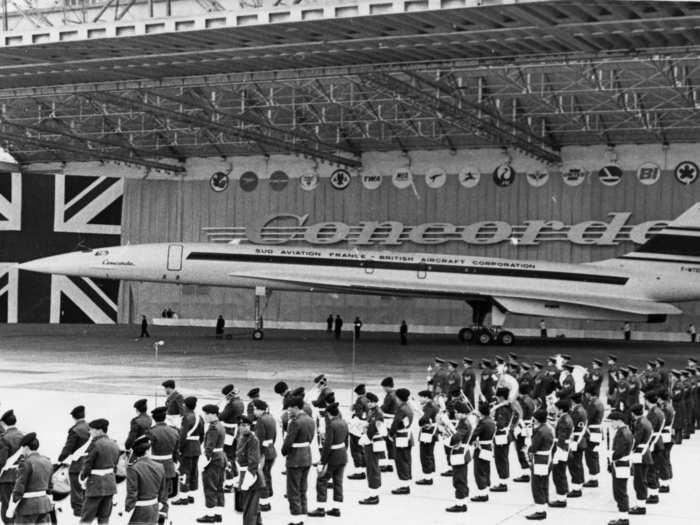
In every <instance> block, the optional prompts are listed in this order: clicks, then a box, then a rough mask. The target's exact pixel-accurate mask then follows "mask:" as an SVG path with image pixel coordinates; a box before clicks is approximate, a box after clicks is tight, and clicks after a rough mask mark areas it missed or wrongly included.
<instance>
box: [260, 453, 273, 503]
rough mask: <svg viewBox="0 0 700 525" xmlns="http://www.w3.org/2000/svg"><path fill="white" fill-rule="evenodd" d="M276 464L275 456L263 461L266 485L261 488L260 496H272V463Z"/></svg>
mask: <svg viewBox="0 0 700 525" xmlns="http://www.w3.org/2000/svg"><path fill="white" fill-rule="evenodd" d="M274 464H275V458H271V459H267V458H266V459H265V463H263V468H262V472H263V478H265V486H264V487H263V488H262V489H261V490H260V497H261V498H264V499H268V498H271V497H272V465H274Z"/></svg>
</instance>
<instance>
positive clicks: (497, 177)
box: [493, 164, 515, 188]
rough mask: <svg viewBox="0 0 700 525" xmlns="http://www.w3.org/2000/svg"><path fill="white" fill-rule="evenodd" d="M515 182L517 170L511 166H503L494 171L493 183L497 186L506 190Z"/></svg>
mask: <svg viewBox="0 0 700 525" xmlns="http://www.w3.org/2000/svg"><path fill="white" fill-rule="evenodd" d="M514 181H515V170H514V169H513V167H512V166H511V165H510V164H501V165H500V166H498V167H497V168H496V169H495V170H493V182H495V183H496V186H500V187H501V188H505V187H507V186H510V185H511V184H513V182H514Z"/></svg>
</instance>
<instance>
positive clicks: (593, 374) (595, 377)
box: [584, 369, 603, 397]
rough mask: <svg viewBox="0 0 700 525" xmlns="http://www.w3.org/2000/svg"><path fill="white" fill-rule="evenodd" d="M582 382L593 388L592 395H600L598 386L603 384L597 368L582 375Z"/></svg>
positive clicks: (601, 375)
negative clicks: (584, 375)
mask: <svg viewBox="0 0 700 525" xmlns="http://www.w3.org/2000/svg"><path fill="white" fill-rule="evenodd" d="M584 382H585V383H586V385H587V386H588V387H589V388H591V387H592V388H593V389H594V392H593V393H594V395H595V396H596V397H597V396H599V395H600V387H601V385H602V384H603V374H602V373H601V372H600V370H599V369H594V370H591V371H590V372H588V373H587V374H586V377H584Z"/></svg>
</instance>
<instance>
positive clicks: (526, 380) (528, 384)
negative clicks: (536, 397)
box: [518, 371, 535, 396]
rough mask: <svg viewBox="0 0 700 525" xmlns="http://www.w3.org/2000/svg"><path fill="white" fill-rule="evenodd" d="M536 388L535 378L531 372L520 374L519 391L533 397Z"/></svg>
mask: <svg viewBox="0 0 700 525" xmlns="http://www.w3.org/2000/svg"><path fill="white" fill-rule="evenodd" d="M534 387H535V377H534V376H533V374H532V372H531V371H526V372H523V373H522V374H520V377H518V391H519V392H524V393H525V394H526V395H528V396H533V389H534Z"/></svg>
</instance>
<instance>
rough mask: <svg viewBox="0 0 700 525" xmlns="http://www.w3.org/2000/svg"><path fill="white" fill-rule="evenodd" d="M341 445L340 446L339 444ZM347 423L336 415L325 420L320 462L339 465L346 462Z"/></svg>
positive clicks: (332, 465) (330, 465) (331, 465)
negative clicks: (324, 434)
mask: <svg viewBox="0 0 700 525" xmlns="http://www.w3.org/2000/svg"><path fill="white" fill-rule="evenodd" d="M341 445H342V446H341ZM347 445H348V424H347V423H346V422H345V421H344V420H343V418H342V417H341V416H340V415H338V416H336V417H329V419H328V421H327V422H326V437H325V439H324V441H323V449H322V450H321V464H323V465H328V466H329V467H340V466H343V465H347V463H348V451H347Z"/></svg>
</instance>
